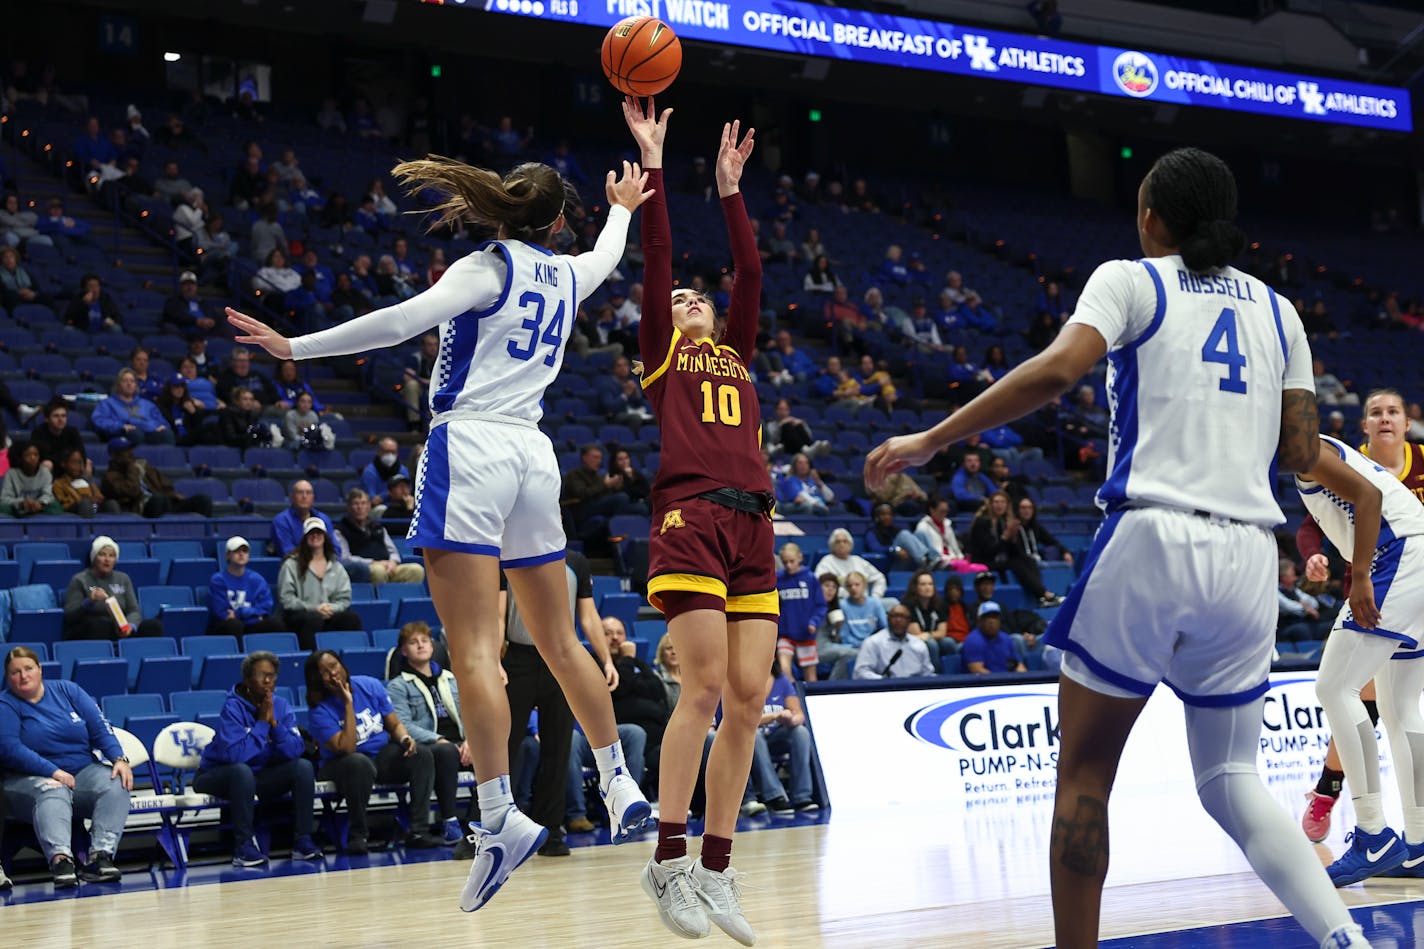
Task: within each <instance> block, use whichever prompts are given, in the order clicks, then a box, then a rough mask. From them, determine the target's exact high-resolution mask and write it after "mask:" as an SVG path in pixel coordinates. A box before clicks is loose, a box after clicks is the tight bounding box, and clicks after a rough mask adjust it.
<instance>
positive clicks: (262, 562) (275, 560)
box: [247, 537, 282, 598]
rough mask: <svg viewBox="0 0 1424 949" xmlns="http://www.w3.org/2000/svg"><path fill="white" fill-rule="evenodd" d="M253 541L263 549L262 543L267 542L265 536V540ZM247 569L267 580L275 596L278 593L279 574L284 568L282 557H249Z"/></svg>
mask: <svg viewBox="0 0 1424 949" xmlns="http://www.w3.org/2000/svg"><path fill="white" fill-rule="evenodd" d="M248 540H249V541H251V540H252V538H250V537H249V538H248ZM253 543H256V544H257V545H258V549H261V545H262V544H263V543H265V538H264V539H263V540H258V541H253ZM247 569H248V570H251V571H252V572H253V573H255V574H257V575H258V576H260V577H261V578H262V579H263V580H266V581H267V585H268V586H270V587H271V588H272V594H273V597H274V598H275V597H276V593H277V574H278V573H279V572H281V570H282V558H281V557H249V558H248V560H247Z"/></svg>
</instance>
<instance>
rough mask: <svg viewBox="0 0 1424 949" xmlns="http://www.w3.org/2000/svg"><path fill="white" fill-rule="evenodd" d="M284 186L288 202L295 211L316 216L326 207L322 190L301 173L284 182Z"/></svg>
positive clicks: (303, 215) (299, 213)
mask: <svg viewBox="0 0 1424 949" xmlns="http://www.w3.org/2000/svg"><path fill="white" fill-rule="evenodd" d="M284 186H285V187H286V188H287V196H286V202H287V204H288V206H289V207H291V209H292V211H293V213H295V214H298V215H300V216H302V217H312V218H315V217H316V216H317V215H318V214H320V213H321V211H322V209H323V208H324V207H326V199H325V198H323V197H322V196H321V192H320V191H318V190H316V189H315V188H313V187H312V186H311V185H310V184H309V183H308V182H307V179H306V178H305V177H303V176H302V175H301V174H298V175H297V176H296V177H295V178H292V179H291V180H290V181H287V182H284Z"/></svg>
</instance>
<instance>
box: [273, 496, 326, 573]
mask: <svg viewBox="0 0 1424 949" xmlns="http://www.w3.org/2000/svg"><path fill="white" fill-rule="evenodd" d="M287 497H288V498H289V499H290V500H291V502H292V504H291V506H290V507H289V508H287V509H286V510H285V511H283V512H282V513H280V514H278V515H277V516H276V517H274V518H272V539H271V541H270V542H269V543H268V547H269V548H270V549H271V550H272V552H273V553H274V554H276V555H277V556H278V557H290V556H292V555H293V554H295V553H297V552H298V551H299V550H300V549H301V548H302V546H303V544H302V537H303V536H304V535H305V534H306V532H307V522H308V521H309V520H310V519H311V518H313V517H315V518H317V519H318V520H320V521H321V522H322V525H323V530H325V531H326V534H327V536H328V537H330V536H331V535H332V534H333V533H334V528H333V527H332V526H331V519H330V518H328V517H327V516H326V515H325V514H323V513H322V512H320V511H318V510H315V509H313V507H312V504H313V502H315V501H316V491H314V490H313V489H312V484H311V482H310V481H307V480H305V479H303V480H298V481H293V482H292V486H291V487H290V488H289V489H288V494H287Z"/></svg>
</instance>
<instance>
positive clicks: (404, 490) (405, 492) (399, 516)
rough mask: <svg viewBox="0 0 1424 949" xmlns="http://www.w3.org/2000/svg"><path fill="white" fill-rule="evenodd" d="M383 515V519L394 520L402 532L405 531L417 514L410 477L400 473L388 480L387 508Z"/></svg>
mask: <svg viewBox="0 0 1424 949" xmlns="http://www.w3.org/2000/svg"><path fill="white" fill-rule="evenodd" d="M381 516H382V519H383V520H387V521H391V522H393V524H394V525H395V526H396V527H398V528H399V529H400V531H401V532H402V533H404V532H405V530H406V527H407V526H408V525H409V524H410V519H411V518H412V517H414V516H415V491H414V490H413V488H412V487H411V483H410V478H408V477H406V476H405V475H403V474H398V475H396V476H395V477H394V478H392V479H391V480H389V481H387V482H386V510H385V511H384V512H383V513H382V515H381Z"/></svg>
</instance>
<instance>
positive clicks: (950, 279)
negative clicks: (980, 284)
mask: <svg viewBox="0 0 1424 949" xmlns="http://www.w3.org/2000/svg"><path fill="white" fill-rule="evenodd" d="M940 292H941V293H945V292H948V293H949V298H950V301H951V302H953V303H954V305H955V306H958V305H959V304H961V303H963V302H964V301H965V299H966V298H967V297H968V295H969V294H970V293H973V292H974V291H972V290H970V289H969V288H968V287H966V286H965V285H964V276H963V275H962V274H961V273H960V272H959V271H958V270H951V271H949V273H947V274H945V275H944V289H943V290H941V291H940Z"/></svg>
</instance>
